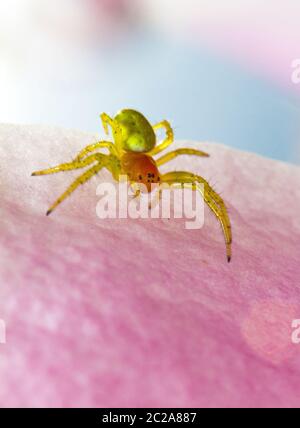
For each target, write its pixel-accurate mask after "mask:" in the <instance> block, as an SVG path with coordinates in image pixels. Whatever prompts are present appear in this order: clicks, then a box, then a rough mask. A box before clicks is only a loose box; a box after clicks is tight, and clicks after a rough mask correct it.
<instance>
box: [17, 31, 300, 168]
mask: <svg viewBox="0 0 300 428" xmlns="http://www.w3.org/2000/svg"><path fill="white" fill-rule="evenodd" d="M19 89H20V91H21V93H22V100H23V102H22V103H21V104H20V107H21V106H23V107H22V109H20V117H19V119H20V122H24V121H25V122H30V123H33V122H37V123H41V122H42V123H51V124H53V125H61V126H63V127H70V128H78V129H81V130H87V131H96V132H101V131H100V127H101V124H100V120H99V113H100V112H102V111H106V112H108V113H110V114H112V115H113V114H115V113H116V112H117V111H118V110H119V109H121V108H123V107H131V108H135V109H138V110H140V111H141V112H143V113H144V114H145V115H146V116H147V117H148V118H149V119H150V120H151V122H156V121H159V120H161V119H162V118H167V119H169V120H171V122H172V124H173V126H174V128H175V132H176V138H178V139H193V140H211V141H217V142H220V143H223V144H227V145H229V146H232V147H236V148H239V149H242V150H248V151H252V152H257V153H260V154H262V155H265V156H268V157H271V158H276V159H281V160H284V161H290V162H294V163H299V157H298V158H297V150H298V148H299V114H300V103H299V101H298V100H296V99H293V98H292V97H290V96H289V94H288V93H286V92H284V91H281V90H280V89H279V88H277V87H273V86H271V84H270V83H268V82H265V81H263V80H260V79H259V78H257V77H255V76H253V75H251V74H250V73H249V72H247V71H246V70H245V69H241V68H239V67H238V66H236V65H234V64H231V63H229V62H228V61H227V62H226V61H225V60H223V59H222V58H217V57H214V56H213V55H212V54H211V53H208V52H207V51H205V50H202V51H201V50H199V49H198V48H197V49H196V48H195V49H194V48H193V47H191V46H189V45H185V44H180V42H178V41H174V40H170V39H167V38H166V37H163V36H162V35H158V34H157V33H154V34H153V33H151V32H149V33H147V32H145V31H139V32H134V33H133V34H131V36H130V37H126V38H125V40H124V41H123V43H118V44H117V45H111V46H109V47H107V48H106V49H103V48H102V49H99V48H97V47H94V48H90V49H89V50H86V51H85V52H81V53H80V56H78V59H77V60H73V61H71V62H70V61H69V62H68V63H66V64H64V65H57V69H56V64H53V65H52V70H51V73H50V76H46V78H45V76H44V75H43V73H42V71H40V70H34V71H33V70H31V69H30V68H29V69H28V70H27V75H25V76H23V79H22V84H21V88H19ZM21 110H22V111H21Z"/></svg>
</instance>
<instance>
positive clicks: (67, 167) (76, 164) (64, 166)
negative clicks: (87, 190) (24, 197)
mask: <svg viewBox="0 0 300 428" xmlns="http://www.w3.org/2000/svg"><path fill="white" fill-rule="evenodd" d="M102 156H104V157H106V156H107V155H104V154H102V153H95V154H94V155H91V156H88V157H87V158H86V159H83V160H77V158H76V159H75V160H74V161H72V162H67V163H61V164H59V165H56V166H53V167H51V168H47V169H42V170H40V171H35V172H33V173H32V174H31V175H32V176H37V175H48V174H56V173H57V172H62V171H72V170H73V169H79V168H84V167H85V166H88V165H90V164H91V163H93V162H94V161H99V160H100V159H101V157H102Z"/></svg>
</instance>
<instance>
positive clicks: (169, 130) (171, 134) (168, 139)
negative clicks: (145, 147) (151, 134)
mask: <svg viewBox="0 0 300 428" xmlns="http://www.w3.org/2000/svg"><path fill="white" fill-rule="evenodd" d="M159 128H165V130H166V134H167V135H166V138H165V139H164V141H163V142H162V143H161V144H159V145H158V146H156V147H154V148H153V149H152V150H150V151H149V152H148V153H147V154H148V155H149V156H154V155H156V154H157V153H160V152H161V151H163V150H165V149H166V148H167V147H168V146H169V145H170V144H172V143H173V141H174V132H173V129H172V127H171V125H170V123H169V122H168V121H167V120H163V121H162V122H159V123H157V124H155V125H153V129H154V130H156V129H159Z"/></svg>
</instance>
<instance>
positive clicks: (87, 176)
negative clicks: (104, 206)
mask: <svg viewBox="0 0 300 428" xmlns="http://www.w3.org/2000/svg"><path fill="white" fill-rule="evenodd" d="M104 166H106V165H105V163H102V162H99V163H98V164H96V165H94V166H92V167H91V168H90V169H88V170H87V171H85V172H84V173H83V174H81V175H80V176H79V177H78V178H76V180H75V181H74V182H73V183H72V184H71V185H70V186H69V187H68V188H67V190H66V191H65V192H64V193H63V194H62V195H61V196H60V197H59V198H58V199H57V200H56V201H55V202H54V204H52V205H51V207H50V208H49V209H48V211H47V212H46V215H49V214H51V212H52V211H53V210H54V209H55V208H56V207H57V206H58V205H59V204H61V203H62V201H63V200H64V199H66V198H67V197H68V196H70V195H71V193H73V192H74V190H76V189H77V187H78V186H80V185H81V184H84V183H86V182H87V181H88V180H89V179H90V178H91V177H92V176H93V175H95V174H97V173H98V172H99V171H100V169H102V168H103V167H104Z"/></svg>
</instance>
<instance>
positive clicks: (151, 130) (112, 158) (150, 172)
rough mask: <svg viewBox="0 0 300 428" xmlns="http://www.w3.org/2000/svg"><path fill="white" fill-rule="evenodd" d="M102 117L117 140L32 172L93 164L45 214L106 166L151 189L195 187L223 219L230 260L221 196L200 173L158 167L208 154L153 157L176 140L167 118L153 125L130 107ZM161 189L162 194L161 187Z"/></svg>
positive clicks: (176, 152) (115, 174) (195, 152)
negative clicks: (160, 137)
mask: <svg viewBox="0 0 300 428" xmlns="http://www.w3.org/2000/svg"><path fill="white" fill-rule="evenodd" d="M100 117H101V120H102V124H103V128H104V131H105V133H106V134H108V133H109V126H110V127H111V129H112V135H113V139H114V142H111V141H106V140H105V141H98V142H96V143H94V144H91V145H89V146H87V147H85V148H84V149H83V150H82V151H80V152H79V153H78V155H77V156H76V157H75V158H74V160H73V161H72V162H69V163H62V164H60V165H57V166H54V167H52V168H49V169H45V170H42V171H36V172H33V173H32V175H35V176H36V175H46V174H53V173H56V172H60V171H71V170H74V169H80V168H84V167H86V166H89V165H90V168H89V169H87V170H86V171H85V172H84V173H83V174H81V175H80V176H79V177H78V178H77V179H76V180H75V181H74V182H73V183H72V184H71V185H70V186H69V187H68V188H67V190H66V191H65V192H64V193H63V194H62V195H61V196H60V197H59V198H58V199H57V200H56V201H55V202H54V204H53V205H52V206H51V207H50V208H49V210H48V211H47V213H46V214H47V215H49V214H50V213H51V212H52V211H53V210H54V209H55V208H56V207H57V206H58V205H59V204H60V203H61V202H62V201H63V200H64V199H66V198H67V197H68V196H70V194H71V193H72V192H74V190H75V189H77V187H78V186H79V185H81V184H83V183H85V182H86V181H88V180H89V179H90V178H91V177H92V176H93V175H95V174H97V173H98V172H99V171H100V170H101V169H102V168H107V169H108V170H109V171H110V172H111V174H112V176H113V178H114V179H115V180H116V181H119V177H120V176H122V175H123V176H124V175H126V176H127V177H128V181H129V182H130V184H131V185H133V186H136V185H138V183H142V184H144V185H145V186H146V189H147V191H148V192H151V190H152V188H151V185H152V183H168V184H169V185H174V186H176V185H177V186H180V187H182V186H183V185H184V186H186V187H190V188H191V189H192V190H199V191H200V192H201V194H202V196H203V198H204V201H205V202H206V203H207V205H208V206H209V208H210V209H211V210H212V212H213V213H214V214H215V216H216V217H217V219H218V220H219V221H220V224H221V226H222V229H223V234H224V238H225V244H226V255H227V260H228V262H229V261H230V259H231V241H232V238H231V226H230V220H229V217H228V213H227V209H226V206H225V204H224V201H223V199H222V198H221V196H220V195H218V194H217V193H216V192H215V190H213V188H212V187H211V186H210V185H209V184H208V182H207V181H206V180H205V179H204V178H202V177H201V176H199V175H195V174H193V173H191V172H187V171H173V172H168V173H166V174H160V172H159V169H158V167H159V166H161V165H162V164H164V163H166V162H169V161H170V160H172V159H174V158H175V157H176V156H178V155H195V156H209V155H208V154H207V153H205V152H202V151H200V150H194V149H189V148H181V149H177V150H174V151H171V152H169V153H167V154H165V155H163V156H161V157H160V158H158V159H154V158H153V156H155V155H157V154H158V153H160V152H162V151H163V150H165V149H166V148H167V147H168V146H169V145H170V144H171V143H172V142H173V141H174V134H173V130H172V128H171V126H170V124H169V122H168V121H166V120H163V121H162V122H159V123H157V124H155V125H153V126H152V125H151V124H150V123H149V122H148V120H147V119H146V118H145V117H144V116H143V115H142V114H141V113H139V112H138V111H136V110H131V109H124V110H121V111H120V112H119V113H118V114H117V115H116V116H115V117H114V118H111V117H109V116H108V115H107V114H106V113H102V114H101V116H100ZM159 128H164V129H165V131H166V137H165V139H164V141H163V142H162V143H161V144H159V145H156V135H155V131H156V130H157V129H159ZM103 148H106V149H108V151H109V154H104V153H100V152H96V153H95V151H96V150H98V149H103ZM159 192H160V193H161V190H159ZM139 194H140V189H139V188H137V190H136V192H135V196H139Z"/></svg>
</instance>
